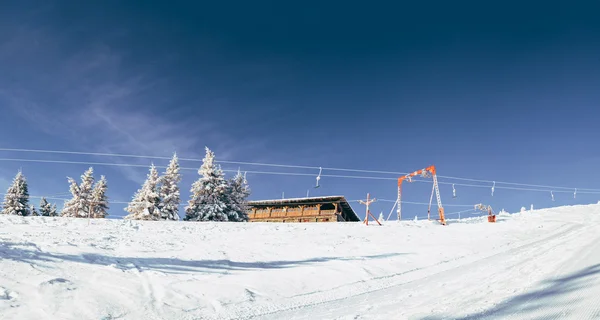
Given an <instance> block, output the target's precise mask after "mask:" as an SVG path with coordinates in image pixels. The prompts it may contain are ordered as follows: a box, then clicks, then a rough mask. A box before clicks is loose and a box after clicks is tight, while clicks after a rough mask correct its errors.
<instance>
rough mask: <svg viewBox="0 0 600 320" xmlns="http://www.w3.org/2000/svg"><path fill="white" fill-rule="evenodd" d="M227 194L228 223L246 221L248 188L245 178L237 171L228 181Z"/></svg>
mask: <svg viewBox="0 0 600 320" xmlns="http://www.w3.org/2000/svg"><path fill="white" fill-rule="evenodd" d="M227 194H228V196H229V201H228V203H229V205H230V207H229V210H228V212H227V215H228V219H229V221H248V197H249V196H250V188H249V187H248V181H246V176H245V175H243V174H242V173H241V172H240V171H239V170H238V173H237V174H236V175H235V177H233V179H231V180H230V181H229V185H228V189H227Z"/></svg>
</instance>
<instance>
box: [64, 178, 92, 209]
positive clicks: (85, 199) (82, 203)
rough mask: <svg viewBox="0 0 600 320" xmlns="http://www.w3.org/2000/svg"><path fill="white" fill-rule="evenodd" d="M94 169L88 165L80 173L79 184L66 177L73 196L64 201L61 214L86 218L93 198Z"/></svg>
mask: <svg viewBox="0 0 600 320" xmlns="http://www.w3.org/2000/svg"><path fill="white" fill-rule="evenodd" d="M93 174H94V169H93V168H92V167H90V168H89V169H88V170H86V171H85V172H84V173H83V175H81V184H79V185H78V184H77V182H76V181H75V180H74V179H73V178H71V177H67V179H68V181H69V183H70V184H71V186H70V189H69V191H70V192H71V194H72V195H73V198H72V199H71V200H69V201H66V202H65V205H64V207H63V211H62V216H63V217H71V218H87V217H88V213H89V210H90V204H91V201H92V198H93V194H92V191H93V185H94V176H93Z"/></svg>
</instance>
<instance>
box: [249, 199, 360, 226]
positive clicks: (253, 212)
mask: <svg viewBox="0 0 600 320" xmlns="http://www.w3.org/2000/svg"><path fill="white" fill-rule="evenodd" d="M248 216H249V218H250V222H346V221H360V218H359V217H358V215H357V214H356V212H354V210H353V209H352V207H351V206H350V204H349V203H348V201H347V200H346V198H344V197H343V196H329V197H312V198H295V199H277V200H261V201H249V202H248Z"/></svg>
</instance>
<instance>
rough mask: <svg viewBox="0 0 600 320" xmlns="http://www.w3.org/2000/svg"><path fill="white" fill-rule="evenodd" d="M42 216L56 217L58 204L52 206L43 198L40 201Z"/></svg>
mask: <svg viewBox="0 0 600 320" xmlns="http://www.w3.org/2000/svg"><path fill="white" fill-rule="evenodd" d="M40 215H41V216H43V217H56V216H57V213H56V204H50V203H48V200H46V198H44V197H42V198H41V199H40Z"/></svg>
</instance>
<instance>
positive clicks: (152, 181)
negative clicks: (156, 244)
mask: <svg viewBox="0 0 600 320" xmlns="http://www.w3.org/2000/svg"><path fill="white" fill-rule="evenodd" d="M158 181H159V178H158V171H156V167H155V166H154V164H152V166H151V167H150V173H148V178H147V179H146V181H145V182H144V185H143V186H142V188H141V189H139V190H138V191H137V192H136V194H135V195H134V196H133V199H132V201H131V202H130V203H129V205H128V206H127V208H125V211H127V212H129V215H127V216H126V217H125V219H133V220H160V219H161V212H160V208H159V204H160V198H159V196H158V190H157V189H158Z"/></svg>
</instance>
